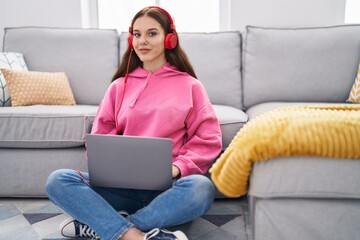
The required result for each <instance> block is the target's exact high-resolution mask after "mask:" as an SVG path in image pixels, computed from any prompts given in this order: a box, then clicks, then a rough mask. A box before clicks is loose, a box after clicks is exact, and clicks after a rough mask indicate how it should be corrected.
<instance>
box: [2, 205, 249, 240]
mask: <svg viewBox="0 0 360 240" xmlns="http://www.w3.org/2000/svg"><path fill="white" fill-rule="evenodd" d="M248 209H249V208H248V203H247V200H246V198H236V199H216V200H215V202H214V204H213V205H212V207H211V208H210V210H209V211H208V212H207V213H206V214H205V215H204V216H202V217H200V218H198V219H195V220H194V221H192V222H189V223H187V224H183V225H180V226H176V227H174V228H170V229H169V230H182V231H183V232H185V233H186V235H187V236H188V238H189V239H190V240H251V239H252V238H251V226H250V221H249V212H248ZM67 217H68V216H67V215H66V214H64V212H63V211H62V210H61V209H60V208H58V207H57V206H55V205H54V204H52V203H51V202H50V201H49V200H48V199H21V198H20V199H15V198H0V240H17V239H21V240H65V239H67V238H64V237H62V236H61V234H60V231H59V224H60V223H61V222H62V221H63V220H64V219H66V218H67Z"/></svg>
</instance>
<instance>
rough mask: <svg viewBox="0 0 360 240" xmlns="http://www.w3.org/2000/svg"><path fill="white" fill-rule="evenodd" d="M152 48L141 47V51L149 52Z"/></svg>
mask: <svg viewBox="0 0 360 240" xmlns="http://www.w3.org/2000/svg"><path fill="white" fill-rule="evenodd" d="M150 50H151V49H148V48H140V49H139V52H141V53H147V52H149V51H150Z"/></svg>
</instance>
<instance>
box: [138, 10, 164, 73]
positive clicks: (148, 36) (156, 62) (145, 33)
mask: <svg viewBox="0 0 360 240" xmlns="http://www.w3.org/2000/svg"><path fill="white" fill-rule="evenodd" d="M133 35H134V38H133V46H134V50H135V52H136V54H137V55H138V57H139V58H140V60H141V61H142V62H143V68H144V69H145V70H148V71H152V72H154V71H156V70H157V69H159V68H160V67H161V66H163V65H164V64H165V63H166V57H165V46H164V39H165V31H164V29H163V28H162V27H161V25H160V23H159V22H158V21H156V20H155V19H153V18H151V17H148V16H142V17H139V18H138V19H136V20H135V22H134V25H133Z"/></svg>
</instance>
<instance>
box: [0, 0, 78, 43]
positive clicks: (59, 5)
mask: <svg viewBox="0 0 360 240" xmlns="http://www.w3.org/2000/svg"><path fill="white" fill-rule="evenodd" d="M19 26H50V27H81V8H80V0H0V50H2V44H3V34H4V28H5V27H19Z"/></svg>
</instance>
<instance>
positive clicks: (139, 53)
mask: <svg viewBox="0 0 360 240" xmlns="http://www.w3.org/2000/svg"><path fill="white" fill-rule="evenodd" d="M177 37H178V36H177V33H176V31H175V26H174V24H173V20H172V18H171V16H170V15H169V13H168V12H166V11H165V10H164V9H161V8H159V7H147V8H144V9H142V10H141V11H140V12H138V13H137V14H136V15H135V17H134V18H133V20H132V23H131V27H130V36H129V47H128V49H127V51H126V53H125V54H124V57H123V59H122V62H121V65H120V67H119V69H118V71H117V72H116V74H115V76H114V78H113V82H112V83H111V85H110V86H109V88H108V90H107V92H106V93H105V96H104V99H103V100H102V102H101V104H100V106H99V109H98V112H97V115H96V117H95V120H94V124H93V128H92V134H123V135H133V136H147V137H162V138H170V139H172V141H173V151H172V155H173V162H172V164H173V167H172V176H173V178H174V183H173V186H172V187H171V188H170V189H168V190H166V191H163V192H161V191H150V190H131V189H109V188H101V187H93V186H91V182H90V183H89V182H88V178H89V176H88V174H87V173H84V172H77V171H75V170H68V169H65V170H64V169H62V170H57V171H55V172H53V173H52V174H51V175H50V176H49V178H48V181H47V184H46V192H47V194H48V196H49V198H50V199H51V200H52V201H53V202H54V203H55V204H57V205H58V206H60V207H61V208H62V209H63V210H64V211H65V212H67V213H68V214H69V215H71V216H72V217H73V218H69V219H67V220H66V221H65V222H64V223H63V224H62V227H61V231H62V234H63V235H65V236H67V237H88V236H97V237H100V238H101V239H104V240H114V239H121V240H127V239H130V240H137V239H139V240H147V239H152V240H160V239H179V240H181V239H187V237H186V236H185V234H184V233H182V232H180V231H175V232H169V231H166V230H162V229H163V228H166V227H170V226H175V225H179V224H183V223H186V222H188V221H191V220H193V219H195V218H197V217H199V216H201V215H202V214H204V213H205V212H206V211H207V210H208V209H209V207H210V206H211V204H212V202H213V198H214V186H213V184H212V183H211V181H210V180H209V179H208V178H206V177H205V176H203V175H202V174H204V173H205V172H206V171H207V170H208V168H209V167H210V165H211V163H212V161H213V159H215V157H216V156H217V155H218V154H219V153H220V151H221V147H222V146H221V132H220V127H219V123H218V120H217V118H216V116H215V113H214V110H213V108H212V105H211V103H210V101H209V98H208V96H207V94H206V92H205V89H204V87H203V86H202V84H201V83H200V81H198V80H197V79H196V75H195V73H194V70H193V68H192V66H191V64H190V62H189V61H188V59H187V57H186V54H185V53H184V51H183V50H182V48H181V47H180V45H179V42H178V39H177ZM133 52H134V53H133ZM118 211H122V213H123V214H120V213H119V212H118ZM124 211H126V212H127V214H124ZM75 219H76V220H75ZM95 233H96V234H95Z"/></svg>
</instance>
